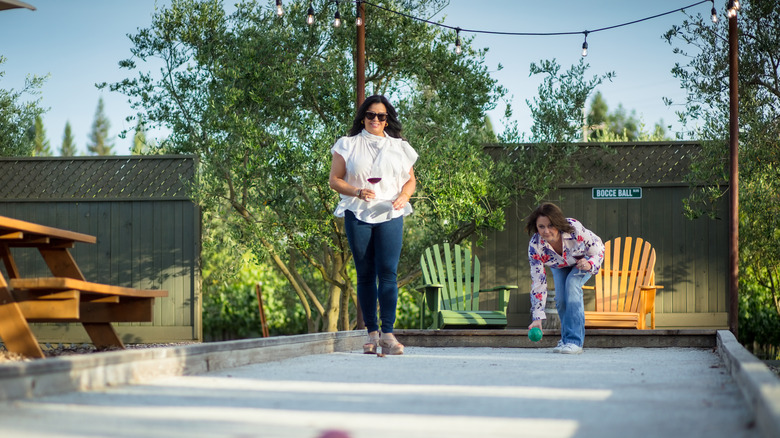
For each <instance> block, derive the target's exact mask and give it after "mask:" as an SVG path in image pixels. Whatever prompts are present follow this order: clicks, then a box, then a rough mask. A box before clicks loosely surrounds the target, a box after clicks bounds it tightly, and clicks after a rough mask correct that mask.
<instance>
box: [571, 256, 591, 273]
mask: <svg viewBox="0 0 780 438" xmlns="http://www.w3.org/2000/svg"><path fill="white" fill-rule="evenodd" d="M584 258H585V255H577V256H574V259H575V260H577V262H579V261H580V260H582V259H584ZM574 267H575V268H577V272H575V273H574V275H576V276H578V277H584V276H586V275H588V271H583V270H582V269H580V268H579V267H578V266H576V263H575V266H574Z"/></svg>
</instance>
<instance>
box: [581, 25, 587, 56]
mask: <svg viewBox="0 0 780 438" xmlns="http://www.w3.org/2000/svg"><path fill="white" fill-rule="evenodd" d="M583 33H584V34H585V41H584V42H583V43H582V57H583V58H584V57H586V56H588V31H587V30H586V31H585V32H583Z"/></svg>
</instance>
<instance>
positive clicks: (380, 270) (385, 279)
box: [344, 211, 404, 333]
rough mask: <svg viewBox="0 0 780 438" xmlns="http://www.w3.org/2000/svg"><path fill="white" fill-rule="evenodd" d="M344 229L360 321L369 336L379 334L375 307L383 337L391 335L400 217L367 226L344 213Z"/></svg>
mask: <svg viewBox="0 0 780 438" xmlns="http://www.w3.org/2000/svg"><path fill="white" fill-rule="evenodd" d="M344 228H345V231H346V233H347V240H348V241H349V248H350V249H351V250H352V258H354V259H355V269H356V270H357V295H358V302H359V303H360V310H362V311H363V321H364V322H365V324H366V329H367V330H368V331H369V332H373V331H376V330H379V326H378V325H377V315H376V307H377V300H378V301H379V319H380V321H381V323H382V332H383V333H393V324H395V311H396V306H397V304H398V259H399V258H400V257H401V244H402V243H403V231H404V218H403V216H401V217H397V218H395V219H392V220H389V221H387V222H382V223H379V224H370V223H367V222H363V221H361V220H358V219H356V218H355V215H354V214H353V213H352V212H351V211H347V212H345V213H344Z"/></svg>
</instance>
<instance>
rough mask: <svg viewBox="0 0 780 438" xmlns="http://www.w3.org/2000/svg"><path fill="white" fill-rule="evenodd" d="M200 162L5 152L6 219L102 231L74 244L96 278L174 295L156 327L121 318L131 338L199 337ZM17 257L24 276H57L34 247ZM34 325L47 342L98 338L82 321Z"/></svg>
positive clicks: (1, 178)
mask: <svg viewBox="0 0 780 438" xmlns="http://www.w3.org/2000/svg"><path fill="white" fill-rule="evenodd" d="M196 167H197V161H196V159H195V158H194V157H192V156H171V155H161V156H133V157H68V158H4V159H0V215H3V216H8V217H12V218H15V219H21V220H26V221H31V222H36V223H40V224H43V225H49V226H53V227H57V228H64V229H68V230H73V231H78V232H81V233H86V234H91V235H94V236H96V237H97V244H96V245H88V244H76V246H75V248H73V250H72V253H73V256H74V258H75V259H76V261H77V262H78V264H79V267H80V268H81V269H82V272H83V273H84V276H85V277H86V278H87V280H89V281H95V282H99V283H108V284H114V285H119V286H127V287H136V288H143V289H149V288H159V289H166V290H168V291H169V296H168V297H166V298H162V299H158V300H156V302H155V307H154V321H153V322H152V323H135V324H130V323H126V324H125V323H123V324H115V326H116V328H117V332H118V333H119V335H120V337H121V338H122V340H123V341H124V342H125V343H142V342H178V341H193V340H200V339H201V338H202V329H201V300H200V265H199V264H200V245H201V240H200V236H201V234H200V233H201V214H200V209H199V208H198V207H197V206H196V205H195V204H194V203H193V202H192V200H191V199H190V197H189V194H188V190H187V188H188V184H190V183H191V182H192V181H193V178H194V175H195V171H196ZM14 258H15V259H16V260H17V261H18V262H19V269H20V271H21V272H22V273H23V274H22V275H25V276H45V275H48V268H47V267H46V265H45V264H44V263H43V261H42V259H41V257H40V255H39V254H37V252H35V250H29V249H14ZM3 274H4V275H6V273H5V271H3ZM34 331H35V332H36V336H38V339H39V340H40V341H41V342H66V343H74V342H89V338H88V336H87V335H86V333H85V332H84V330H83V329H82V328H81V326H80V324H36V325H35V327H34Z"/></svg>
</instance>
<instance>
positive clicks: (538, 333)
mask: <svg viewBox="0 0 780 438" xmlns="http://www.w3.org/2000/svg"><path fill="white" fill-rule="evenodd" d="M528 339H530V340H531V341H533V342H539V341H541V340H542V329H540V328H539V327H534V328H532V329H531V330H528Z"/></svg>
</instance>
